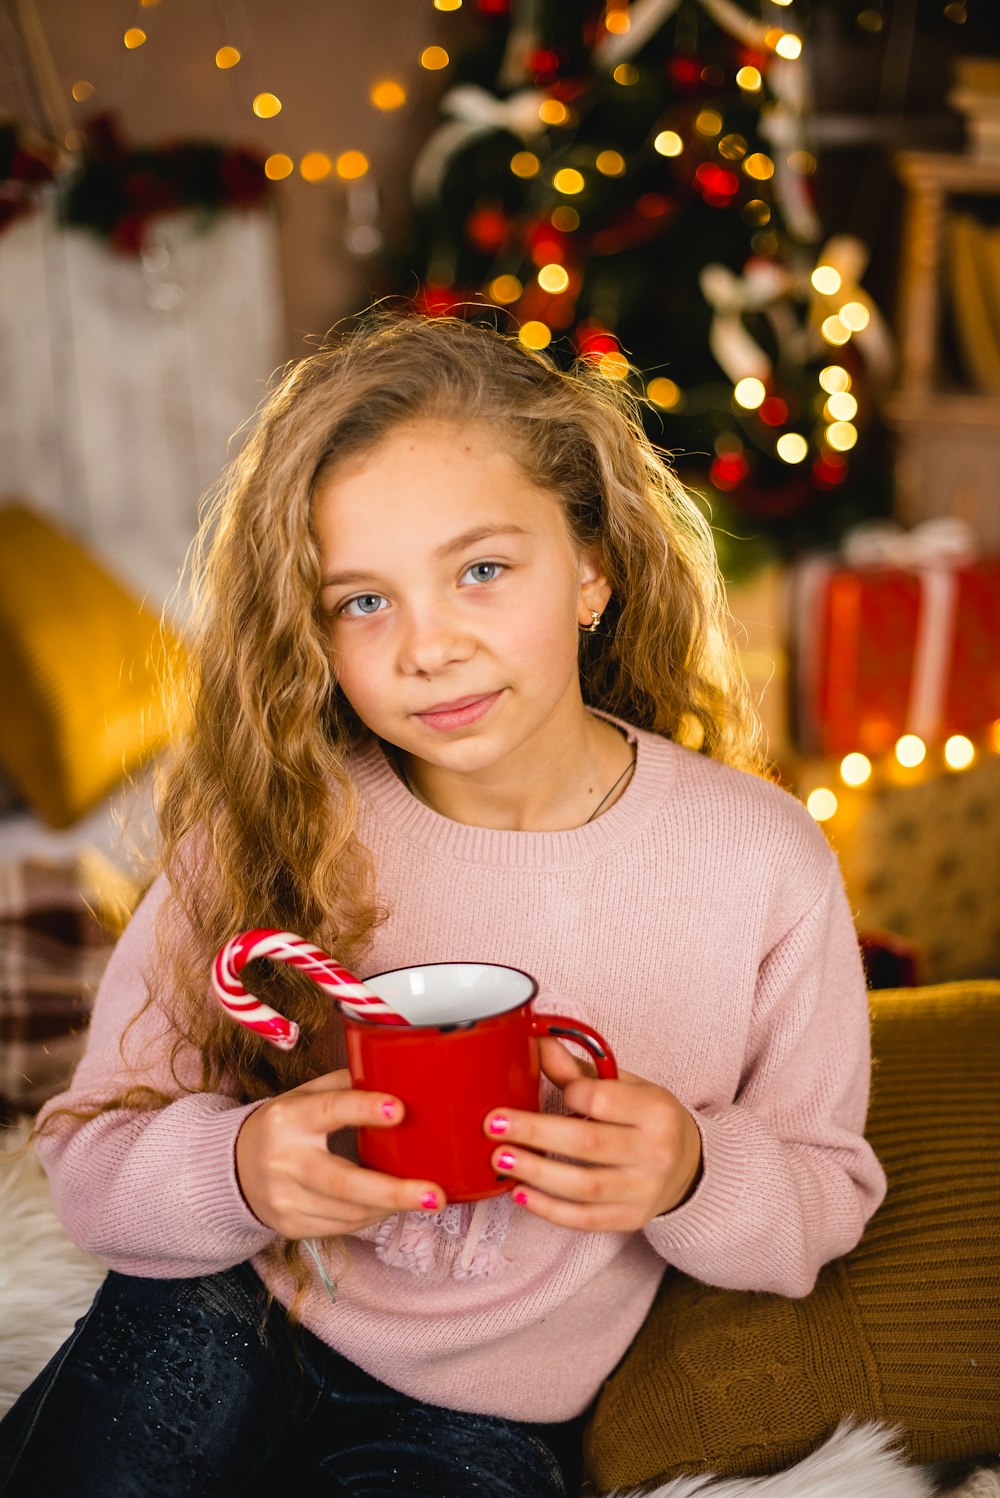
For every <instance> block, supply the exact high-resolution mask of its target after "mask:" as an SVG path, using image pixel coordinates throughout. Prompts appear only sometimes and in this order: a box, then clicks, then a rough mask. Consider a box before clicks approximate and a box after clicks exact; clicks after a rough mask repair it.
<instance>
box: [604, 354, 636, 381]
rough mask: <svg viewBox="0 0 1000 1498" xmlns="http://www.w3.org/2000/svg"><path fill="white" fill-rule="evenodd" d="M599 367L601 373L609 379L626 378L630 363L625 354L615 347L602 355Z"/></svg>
mask: <svg viewBox="0 0 1000 1498" xmlns="http://www.w3.org/2000/svg"><path fill="white" fill-rule="evenodd" d="M597 368H598V371H599V373H600V374H602V375H605V376H606V378H607V379H609V380H624V379H625V378H626V377H627V375H628V368H629V365H628V360H627V359H626V357H625V355H624V354H620V353H619V352H618V350H617V349H613V350H609V351H608V353H606V354H602V355H601V357H600V358H599V359H598V361H597Z"/></svg>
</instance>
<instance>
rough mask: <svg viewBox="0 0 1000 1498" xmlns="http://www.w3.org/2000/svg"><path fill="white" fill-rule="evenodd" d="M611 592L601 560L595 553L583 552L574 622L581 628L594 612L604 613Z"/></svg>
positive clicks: (588, 622) (587, 623) (589, 620)
mask: <svg viewBox="0 0 1000 1498" xmlns="http://www.w3.org/2000/svg"><path fill="white" fill-rule="evenodd" d="M611 591H612V590H611V584H610V583H609V582H608V579H607V577H606V576H605V572H604V563H603V562H602V560H601V558H600V557H599V556H598V555H597V554H596V553H595V552H585V553H584V554H583V555H582V556H581V558H580V592H579V597H578V600H577V609H576V622H577V623H578V624H579V625H580V627H581V628H583V627H585V626H586V625H589V624H590V622H591V619H592V617H593V615H594V613H595V612H596V613H598V614H603V613H604V610H605V609H606V608H607V606H608V600H609V598H610V597H611Z"/></svg>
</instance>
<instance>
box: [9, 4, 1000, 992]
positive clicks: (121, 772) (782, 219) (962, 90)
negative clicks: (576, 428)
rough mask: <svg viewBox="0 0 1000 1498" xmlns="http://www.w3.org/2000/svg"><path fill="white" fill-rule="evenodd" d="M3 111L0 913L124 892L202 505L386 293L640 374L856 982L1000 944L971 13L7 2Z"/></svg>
mask: <svg viewBox="0 0 1000 1498" xmlns="http://www.w3.org/2000/svg"><path fill="white" fill-rule="evenodd" d="M0 106H2V115H0V593H2V597H0V669H2V670H3V673H4V679H5V682H6V684H7V697H6V703H5V709H4V714H3V726H0V779H2V787H3V788H2V792H0V798H2V799H0V807H2V810H0V884H2V880H3V878H5V877H6V878H7V880H8V893H7V895H6V896H4V897H3V898H4V899H6V900H7V903H8V905H9V906H10V910H9V911H8V914H7V916H4V915H3V909H2V908H0V919H7V920H9V921H13V920H14V919H15V918H16V917H17V914H18V910H19V909H20V907H21V906H25V905H27V904H30V902H31V898H32V897H31V895H30V893H28V892H27V889H28V886H27V883H26V879H27V876H26V875H25V869H29V870H30V869H35V870H36V872H37V869H38V868H39V867H41V866H43V865H44V866H45V868H47V869H48V870H49V874H51V873H52V870H53V869H55V868H56V867H57V866H60V861H61V863H62V865H63V866H64V875H63V876H61V877H62V885H61V888H62V891H63V893H62V894H61V895H58V896H56V895H52V896H51V899H52V900H53V901H55V903H56V904H58V903H59V900H60V899H61V900H63V902H64V904H65V903H67V902H69V903H72V901H73V900H74V899H76V898H77V896H78V895H79V893H80V891H81V890H83V891H84V893H85V895H86V898H87V900H88V901H89V908H91V909H93V910H97V909H98V908H99V907H100V904H101V900H102V898H103V895H102V894H99V893H95V890H96V889H97V887H98V886H100V888H101V890H102V891H103V892H104V894H106V893H107V890H108V888H109V885H110V884H113V882H114V877H117V876H121V878H122V879H125V880H136V879H137V878H140V882H141V876H139V875H138V874H137V871H136V866H135V863H134V858H133V856H132V854H131V853H129V852H128V851H127V845H126V843H125V842H124V841H123V840H122V838H121V836H120V834H119V833H118V831H117V830H116V829H117V826H118V820H120V819H121V818H122V817H124V819H125V820H126V822H128V823H129V825H130V826H131V828H132V831H133V833H134V832H135V830H136V829H137V828H139V829H140V830H141V829H142V826H143V818H144V817H146V816H147V814H148V773H147V772H146V771H144V770H143V769H142V766H143V765H145V764H146V763H147V762H148V760H149V757H150V755H151V754H154V753H155V749H156V746H157V743H158V741H159V735H160V734H161V732H162V725H161V724H160V721H159V719H158V716H157V711H156V708H155V691H154V686H153V664H152V663H151V661H150V650H151V642H153V641H154V640H155V636H156V625H157V621H158V619H159V617H160V614H161V612H162V611H163V610H164V609H165V610H166V614H167V618H168V620H169V621H170V623H171V627H172V629H173V631H174V633H175V635H176V636H178V637H179V638H181V639H182V638H183V631H184V611H183V606H182V605H181V604H179V603H178V601H177V598H176V597H175V596H174V594H173V590H174V589H175V586H176V582H177V577H178V573H179V571H180V569H181V567H182V565H183V561H184V557H185V554H186V552H187V548H188V546H189V544H190V541H191V538H192V536H193V534H194V531H195V529H196V525H197V517H198V509H199V502H200V500H201V498H202V496H203V495H204V494H205V492H206V491H207V490H208V489H209V488H210V486H211V485H212V483H213V481H214V480H215V479H216V477H217V476H218V474H219V472H220V470H221V469H222V467H223V466H224V464H225V463H226V461H227V458H228V457H230V456H232V454H233V453H234V451H235V450H237V448H238V446H239V443H240V441H241V440H242V437H243V435H244V434H245V430H246V424H247V423H248V421H249V420H250V419H251V418H252V415H253V412H254V409H255V407H256V406H257V404H258V402H259V400H260V399H261V396H262V395H263V393H264V390H265V388H266V385H267V382H268V379H269V377H270V376H271V375H272V373H273V371H274V370H275V369H276V368H277V367H279V366H281V365H283V364H284V363H286V362H287V361H290V360H295V359H297V358H300V357H301V356H302V355H303V354H305V353H306V352H308V350H309V349H310V348H311V347H312V346H314V345H315V344H316V343H317V341H319V340H320V339H321V338H322V336H323V334H324V332H325V331H326V330H327V329H328V328H329V327H331V326H332V325H333V324H335V323H336V322H337V321H338V320H340V319H343V318H346V317H349V316H350V315H351V314H352V313H355V312H357V311H358V310H360V309H361V308H363V307H365V306H367V305H369V304H370V303H371V302H372V301H373V300H376V299H380V298H392V299H399V300H401V301H404V302H406V303H408V304H412V305H415V306H416V307H418V308H420V309H422V310H429V311H440V312H450V311H453V310H455V311H457V312H458V313H459V314H460V315H462V316H468V317H471V318H474V319H484V320H486V321H489V322H490V323H493V324H497V325H499V326H501V327H502V328H504V329H508V330H510V331H512V332H515V333H517V334H518V336H520V338H521V339H522V340H523V341H524V342H525V343H526V344H527V345H528V346H529V347H531V348H535V349H546V350H547V351H548V352H549V354H550V356H551V357H553V358H554V359H556V360H557V361H558V362H559V363H560V364H561V365H564V366H569V365H570V364H571V363H572V362H573V361H574V360H576V359H580V358H583V359H587V360H591V361H594V362H595V363H596V364H597V365H598V367H599V369H600V371H601V373H602V374H603V375H605V376H606V377H607V378H608V379H609V380H624V381H627V382H628V383H629V385H630V387H631V388H632V389H633V390H634V392H635V394H636V395H637V396H639V397H641V399H642V401H643V412H644V417H643V419H644V421H645V422H646V423H647V426H648V430H649V432H650V434H651V436H652V437H653V439H654V440H655V441H656V442H657V443H659V444H661V445H662V446H663V447H664V448H665V449H667V450H669V451H670V452H671V453H672V454H673V455H674V462H675V464H676V466H677V468H678V471H679V472H680V474H681V475H682V477H683V478H684V480H685V482H686V483H687V484H688V485H689V487H690V488H691V489H692V491H693V492H695V493H696V494H697V495H698V496H699V501H700V503H702V504H703V505H704V507H705V509H706V513H708V514H709V516H710V518H711V521H712V524H713V526H714V527H715V534H716V537H717V545H718V551H719V559H720V564H721V566H722V569H723V572H724V574H725V576H726V578H727V582H728V585H729V593H730V603H731V609H732V613H733V616H734V622H733V628H734V630H735V632H736V636H737V639H738V641H739V644H740V646H741V649H742V651H743V657H744V663H745V666H746V670H747V674H748V676H749V678H750V681H751V684H752V686H753V688H754V692H755V695H756V697H757V699H758V701H759V703H760V707H761V712H762V716H763V718H764V721H765V725H766V728H767V732H768V738H769V746H770V755H771V758H772V760H773V762H774V765H775V774H776V775H777V776H779V777H780V778H781V779H782V780H783V782H784V783H785V784H786V785H787V786H788V787H789V789H791V790H792V791H793V792H794V793H795V794H797V795H799V796H801V797H802V799H803V800H804V801H805V802H806V803H807V805H808V806H809V809H810V811H811V812H812V813H813V815H814V816H815V817H816V818H817V819H818V820H819V821H821V822H822V823H823V825H824V828H825V829H826V831H827V834H828V836H829V837H830V840H831V842H832V843H833V845H834V847H835V848H836V849H837V852H838V854H839V856H840V859H841V864H842V867H843V869H844V875H845V880H846V882H847V886H848V891H849V894H850V897H851V901H852V905H853V908H854V910H855V913H856V917H857V923H858V929H859V933H860V934H861V935H862V938H863V941H864V946H865V950H866V952H867V955H868V963H869V977H870V980H871V982H872V983H873V985H882V986H885V984H887V983H895V982H909V981H914V980H921V981H937V980H940V979H949V978H964V977H971V976H976V975H983V974H986V975H990V974H992V975H996V974H997V973H1000V906H998V902H997V900H996V894H995V891H996V889H997V887H998V886H1000V652H998V640H1000V587H998V582H1000V560H998V553H1000V504H998V495H997V473H998V471H1000V15H998V13H997V11H996V8H995V6H994V5H993V4H991V3H989V0H780V3H779V0H632V3H629V0H378V3H377V4H372V3H369V4H364V5H363V4H360V3H351V0H294V3H288V4H284V5H280V6H279V5H275V4H273V3H267V0H215V3H206V0H128V3H126V0H92V3H90V4H87V5H79V4H76V3H71V0H2V3H0ZM47 877H48V876H47ZM134 888H135V886H134V885H133V886H132V889H133V893H134ZM121 892H122V891H121V889H119V893H121ZM126 895H127V891H126ZM126 903H127V900H126ZM91 939H92V940H94V941H96V940H98V938H97V937H96V936H93V935H92V936H91V937H89V938H88V940H91ZM22 1007H23V1006H22Z"/></svg>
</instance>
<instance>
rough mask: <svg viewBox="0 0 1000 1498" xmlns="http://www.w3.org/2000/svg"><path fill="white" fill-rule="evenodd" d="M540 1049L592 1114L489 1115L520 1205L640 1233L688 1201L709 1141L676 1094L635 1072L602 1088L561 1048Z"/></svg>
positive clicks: (560, 1081)
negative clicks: (498, 1122)
mask: <svg viewBox="0 0 1000 1498" xmlns="http://www.w3.org/2000/svg"><path fill="white" fill-rule="evenodd" d="M540 1048H541V1061H542V1070H543V1071H544V1073H545V1075H546V1076H547V1077H548V1078H549V1080H550V1081H552V1082H555V1083H556V1084H557V1085H558V1086H560V1087H561V1088H562V1089H563V1092H564V1095H565V1098H566V1104H567V1106H568V1107H569V1108H572V1110H573V1111H574V1113H579V1114H582V1115H584V1116H583V1117H581V1118H566V1117H564V1116H563V1115H562V1114H558V1113H520V1112H517V1111H515V1110H513V1109H510V1110H503V1109H497V1110H494V1111H493V1112H492V1113H490V1114H489V1115H488V1116H487V1119H486V1122H485V1124H484V1131H485V1133H486V1134H487V1135H488V1136H489V1137H490V1138H491V1139H496V1140H497V1141H498V1144H497V1148H496V1150H495V1151H494V1154H493V1164H494V1166H495V1167H496V1169H497V1171H498V1172H504V1173H505V1174H508V1175H511V1176H513V1177H514V1179H515V1180H516V1181H517V1182H518V1188H517V1190H516V1191H515V1193H514V1200H515V1201H516V1202H518V1204H519V1205H521V1206H523V1207H526V1208H527V1210H528V1211H529V1212H533V1213H534V1214H535V1216H536V1217H543V1218H544V1219H545V1221H546V1222H554V1223H556V1224H558V1225H559V1226H561V1227H569V1228H586V1229H589V1230H590V1231H591V1232H596V1233H609V1232H630V1231H634V1230H635V1229H637V1228H642V1227H645V1225H646V1223H647V1222H651V1221H652V1219H653V1218H654V1217H658V1216H659V1215H660V1214H661V1213H662V1212H669V1211H670V1210H671V1208H673V1207H676V1206H678V1205H679V1204H680V1203H681V1202H682V1201H684V1200H685V1199H686V1198H687V1197H688V1196H689V1195H690V1193H691V1192H692V1191H693V1190H694V1187H695V1185H696V1184H697V1182H698V1178H699V1176H700V1173H701V1135H700V1134H699V1132H698V1127H697V1125H696V1124H695V1121H694V1119H693V1118H692V1117H691V1115H690V1113H689V1112H688V1111H687V1109H686V1108H685V1107H684V1106H683V1104H681V1103H680V1102H678V1100H677V1098H675V1097H674V1095H673V1093H672V1092H668V1091H667V1090H666V1088H665V1087H657V1086H656V1084H655V1083H654V1082H646V1081H644V1080H643V1078H642V1077H636V1076H633V1075H632V1073H631V1072H621V1073H619V1077H618V1080H617V1081H616V1082H602V1081H598V1080H597V1078H596V1077H594V1076H593V1075H592V1073H591V1072H590V1070H589V1069H588V1067H587V1066H586V1065H585V1064H584V1063H583V1062H581V1061H577V1060H576V1058H575V1057H574V1056H572V1055H571V1054H570V1052H569V1051H568V1050H567V1049H566V1047H565V1046H564V1045H563V1044H562V1042H561V1041H558V1040H553V1039H550V1038H547V1039H545V1040H542V1041H541V1042H540ZM498 1117H502V1118H504V1119H506V1120H507V1127H506V1128H505V1129H504V1130H503V1131H502V1133H501V1132H498V1131H497V1130H496V1129H495V1128H491V1127H490V1124H491V1122H492V1121H493V1120H495V1119H497V1118H498ZM548 1155H561V1156H569V1159H570V1161H571V1162H572V1163H566V1162H565V1161H564V1160H551V1159H548V1158H547V1156H548ZM577 1162H579V1163H577Z"/></svg>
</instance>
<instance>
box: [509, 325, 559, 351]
mask: <svg viewBox="0 0 1000 1498" xmlns="http://www.w3.org/2000/svg"><path fill="white" fill-rule="evenodd" d="M517 336H518V338H520V340H521V342H522V343H523V344H524V346H525V348H531V349H543V348H548V346H549V344H550V343H551V342H552V329H551V328H548V327H546V325H545V324H544V323H543V322H526V323H525V324H524V325H523V326H522V328H521V330H520V331H519V333H518V335H517Z"/></svg>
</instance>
